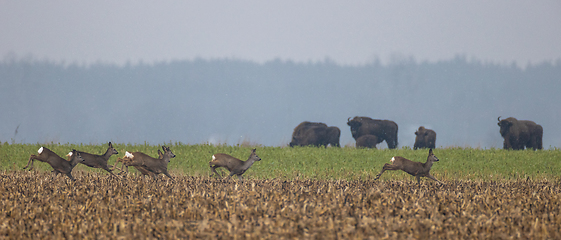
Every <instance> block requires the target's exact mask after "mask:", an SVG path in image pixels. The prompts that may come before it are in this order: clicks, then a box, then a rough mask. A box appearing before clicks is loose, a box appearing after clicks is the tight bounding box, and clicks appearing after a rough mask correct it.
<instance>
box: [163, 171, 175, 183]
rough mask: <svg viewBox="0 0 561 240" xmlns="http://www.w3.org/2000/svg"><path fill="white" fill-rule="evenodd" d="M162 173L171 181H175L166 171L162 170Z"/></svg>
mask: <svg viewBox="0 0 561 240" xmlns="http://www.w3.org/2000/svg"><path fill="white" fill-rule="evenodd" d="M164 175H166V176H168V177H169V178H170V179H171V180H172V181H174V182H175V180H173V178H172V177H171V175H169V173H168V171H165V172H164Z"/></svg>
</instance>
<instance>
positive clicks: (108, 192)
mask: <svg viewBox="0 0 561 240" xmlns="http://www.w3.org/2000/svg"><path fill="white" fill-rule="evenodd" d="M75 175H76V178H77V180H76V182H72V181H70V180H68V179H66V178H63V177H61V176H59V177H53V176H52V175H51V174H50V173H47V172H21V171H18V172H3V173H2V174H1V175H0V178H1V181H0V206H1V208H0V223H1V225H0V238H18V239H44V238H70V239H72V238H77V239H85V238H95V239H103V238H123V239H125V238H126V239H130V238H135V239H143V238H164V239H174V238H186V237H202V238H213V239H220V238H250V239H251V238H253V239H257V238H287V239H288V238H290V239H293V238H321V239H334V238H344V239H353V238H373V239H382V238H413V239H429V238H430V239H435V238H454V239H458V238H487V239H508V238H528V239H553V238H556V239H559V238H561V233H560V231H559V229H560V227H561V209H560V206H559V204H558V203H559V201H560V200H561V199H560V197H561V191H560V187H559V183H560V182H558V181H532V180H528V181H526V180H518V181H507V182H496V181H484V182H481V181H479V182H478V181H469V180H462V181H447V182H445V183H444V184H442V185H439V184H437V183H435V182H422V184H421V186H420V187H419V186H418V185H417V184H416V182H413V181H392V180H390V181H377V182H375V181H369V180H363V181H361V180H356V181H347V180H338V181H333V180H305V179H295V180H291V181H286V180H279V179H268V180H259V179H250V180H246V181H244V182H238V181H235V180H220V179H214V178H208V177H188V176H178V177H176V182H172V181H169V180H166V179H159V180H158V181H152V180H148V179H142V177H137V176H135V175H126V176H123V177H120V178H115V177H110V176H108V175H102V174H99V173H83V172H81V173H77V174H75Z"/></svg>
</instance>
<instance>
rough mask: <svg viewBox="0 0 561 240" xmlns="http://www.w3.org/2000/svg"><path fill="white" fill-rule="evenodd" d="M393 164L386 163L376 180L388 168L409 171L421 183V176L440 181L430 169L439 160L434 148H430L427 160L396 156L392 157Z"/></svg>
mask: <svg viewBox="0 0 561 240" xmlns="http://www.w3.org/2000/svg"><path fill="white" fill-rule="evenodd" d="M390 161H391V162H392V164H387V163H386V164H384V167H383V168H382V171H381V172H380V173H379V174H378V175H377V176H376V178H374V180H378V178H380V176H381V175H382V173H384V171H386V170H402V171H404V172H406V173H409V174H411V175H413V176H415V177H416V178H417V183H418V184H421V177H427V178H430V179H432V180H434V181H437V182H439V183H440V181H438V180H437V179H436V178H434V177H433V176H432V175H430V169H431V167H432V163H433V162H438V158H437V157H436V156H435V155H434V154H433V153H432V148H431V149H429V156H428V157H427V162H425V163H421V162H413V161H411V160H409V159H406V158H404V157H399V156H395V157H392V159H391V160H390Z"/></svg>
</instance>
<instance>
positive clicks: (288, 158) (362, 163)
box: [0, 143, 561, 181]
mask: <svg viewBox="0 0 561 240" xmlns="http://www.w3.org/2000/svg"><path fill="white" fill-rule="evenodd" d="M113 145H114V147H115V149H117V151H119V154H118V155H117V156H112V157H111V158H110V160H109V164H110V165H113V164H114V163H115V161H116V159H117V157H122V156H124V154H125V151H129V152H134V151H140V152H144V153H146V154H148V155H150V156H153V157H157V156H158V153H157V151H158V149H161V148H160V146H161V145H160V146H158V145H149V144H135V145H132V144H116V143H113ZM162 145H164V144H162ZM165 145H166V146H169V147H170V148H171V150H172V151H173V153H174V154H175V155H176V158H173V159H172V160H171V162H170V163H169V165H168V169H169V170H170V172H171V173H172V174H176V175H188V176H208V175H210V173H211V170H210V167H209V165H208V162H209V161H210V160H211V156H212V155H213V154H215V153H226V154H229V155H232V156H234V157H237V158H239V159H241V160H247V157H248V156H249V154H250V152H251V149H252V148H257V151H256V152H257V155H259V157H261V159H263V160H262V161H259V162H257V163H256V164H254V165H253V166H252V167H251V168H250V170H248V171H247V172H246V173H245V174H244V177H246V178H258V179H273V178H280V179H286V180H292V179H316V180H339V179H345V180H360V179H370V178H374V177H375V176H376V174H378V172H379V171H380V170H381V169H382V166H383V165H384V163H389V160H390V159H391V158H392V157H393V156H403V157H405V158H408V159H410V160H413V161H419V162H425V161H426V158H427V155H428V150H426V149H420V150H412V149H410V148H401V149H356V148H353V147H343V148H331V147H330V148H315V147H295V148H289V147H261V146H244V145H236V146H231V145H216V146H215V145H208V144H200V145H185V144H181V143H167V144H165ZM41 146H46V147H48V148H49V149H51V150H52V151H53V152H55V153H57V154H59V155H60V156H64V155H66V154H67V153H68V152H70V151H71V150H72V149H76V150H79V151H84V152H89V153H94V154H103V153H104V152H105V150H106V149H107V145H106V143H104V144H99V145H83V144H79V145H74V144H43V145H39V144H8V143H4V144H0V170H20V169H22V168H23V167H24V166H25V165H26V164H27V160H28V159H29V155H31V154H36V153H37V150H38V149H39V148H40V147H41ZM434 154H435V155H436V156H437V157H438V158H439V159H440V161H439V162H437V163H435V164H434V165H433V168H432V170H431V173H432V174H433V176H435V177H436V178H437V179H439V180H479V181H481V180H515V179H526V178H528V177H529V178H531V179H534V180H541V179H554V178H557V177H559V176H561V151H560V150H559V149H556V148H555V149H549V150H541V151H507V150H503V149H474V148H457V147H452V148H438V149H435V150H434ZM35 165H36V166H35V167H36V168H37V169H38V170H44V171H47V170H49V171H50V170H51V168H50V166H49V165H48V164H46V163H37V164H35ZM74 171H87V172H99V173H103V171H102V170H99V169H92V168H88V167H87V166H84V165H82V164H79V165H78V166H77V167H76V168H75V169H74ZM130 171H131V172H135V170H133V168H130ZM389 179H392V180H410V179H412V177H411V176H409V175H408V174H406V173H401V172H396V171H392V172H388V173H386V174H384V175H383V176H382V178H381V180H389Z"/></svg>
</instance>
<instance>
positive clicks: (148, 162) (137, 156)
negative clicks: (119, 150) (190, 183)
mask: <svg viewBox="0 0 561 240" xmlns="http://www.w3.org/2000/svg"><path fill="white" fill-rule="evenodd" d="M162 149H163V150H164V153H163V157H162V158H161V159H157V158H153V157H150V156H148V155H146V154H144V153H142V152H133V153H130V152H126V153H125V158H129V159H130V160H129V161H127V162H125V163H126V165H127V166H140V167H143V168H145V169H146V170H148V171H149V172H151V173H153V174H154V175H152V177H154V178H156V175H158V174H160V173H163V174H164V175H166V176H168V177H169V178H170V179H171V180H172V181H175V180H173V178H172V177H171V175H169V173H168V163H169V160H170V159H171V158H174V157H175V154H173V152H171V150H170V149H169V147H166V146H162Z"/></svg>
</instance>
